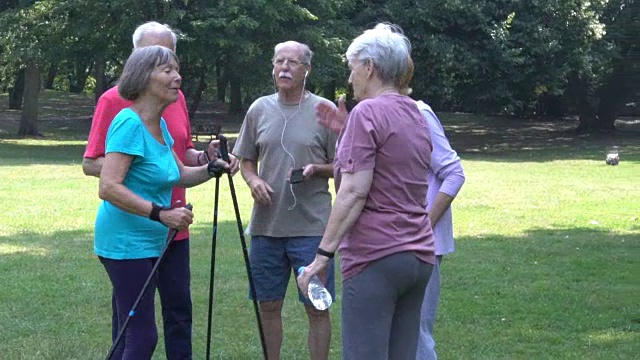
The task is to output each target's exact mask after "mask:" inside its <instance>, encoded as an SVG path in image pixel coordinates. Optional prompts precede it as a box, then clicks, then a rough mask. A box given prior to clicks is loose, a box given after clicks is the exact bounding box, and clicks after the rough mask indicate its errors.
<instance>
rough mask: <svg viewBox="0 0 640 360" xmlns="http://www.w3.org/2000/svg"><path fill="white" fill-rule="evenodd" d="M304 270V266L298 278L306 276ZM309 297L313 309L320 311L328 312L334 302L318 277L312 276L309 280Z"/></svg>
mask: <svg viewBox="0 0 640 360" xmlns="http://www.w3.org/2000/svg"><path fill="white" fill-rule="evenodd" d="M304 269H305V267H304V266H300V268H298V277H300V276H301V275H302V274H304ZM307 297H308V298H309V300H311V303H312V304H313V307H315V308H316V309H318V310H327V309H328V308H329V306H331V303H332V302H333V300H332V299H331V294H329V291H328V290H327V289H326V288H325V287H324V284H323V283H322V281H320V279H319V278H318V275H312V276H311V278H309V285H308V290H307Z"/></svg>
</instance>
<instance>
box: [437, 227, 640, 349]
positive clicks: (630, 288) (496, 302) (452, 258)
mask: <svg viewBox="0 0 640 360" xmlns="http://www.w3.org/2000/svg"><path fill="white" fill-rule="evenodd" d="M630 221H633V220H630ZM631 227H632V225H631V224H629V226H628V227H626V228H627V229H631ZM457 245H458V246H457V250H456V252H455V253H454V254H452V255H449V256H448V257H447V258H446V259H445V260H444V261H443V263H442V267H441V268H442V273H443V275H442V276H443V292H442V298H441V299H442V301H441V307H440V308H439V309H440V310H441V313H440V314H439V317H440V320H439V321H440V322H439V323H438V326H439V331H441V332H439V333H438V336H439V339H442V342H441V345H440V346H441V347H440V348H441V349H445V350H444V351H443V352H444V353H445V354H447V355H448V356H446V357H447V358H468V356H464V355H468V354H469V353H473V354H478V355H482V356H481V357H480V358H483V359H484V358H487V359H494V358H495V359H498V358H500V359H507V358H509V359H513V358H545V355H543V354H541V353H539V349H540V348H541V347H544V348H545V353H546V354H555V358H571V359H574V358H576V359H577V358H580V356H579V355H580V354H582V355H584V356H587V357H589V356H590V355H593V354H594V353H599V354H600V356H597V357H596V358H602V359H605V358H633V356H635V355H633V354H634V353H635V350H634V348H635V347H636V345H635V344H637V343H638V341H639V340H640V313H638V310H637V297H638V294H639V293H640V283H638V281H637V269H638V268H639V266H640V233H638V232H633V231H632V232H630V233H619V232H613V231H611V230H610V229H600V228H598V227H595V226H594V227H577V228H562V227H554V226H549V227H548V228H533V229H530V230H528V231H526V232H525V233H524V234H523V235H522V236H505V235H503V234H484V235H477V236H464V237H459V238H458V239H457ZM465 333H469V334H475V335H473V336H469V337H466V336H463V337H460V334H465ZM603 334H606V335H607V336H602V335H603ZM514 344H520V345H518V346H514ZM446 349H466V352H462V353H460V352H457V351H456V350H451V351H448V350H446ZM603 354H608V355H603ZM614 355H615V356H614ZM625 356H629V357H625ZM589 358H592V357H589Z"/></svg>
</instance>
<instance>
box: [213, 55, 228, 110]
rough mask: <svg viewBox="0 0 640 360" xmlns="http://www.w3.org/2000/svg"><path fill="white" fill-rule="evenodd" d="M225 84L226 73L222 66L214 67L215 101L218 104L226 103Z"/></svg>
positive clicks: (226, 82) (226, 80)
mask: <svg viewBox="0 0 640 360" xmlns="http://www.w3.org/2000/svg"><path fill="white" fill-rule="evenodd" d="M227 84H229V78H228V77H227V72H226V71H225V70H224V68H223V66H222V65H220V64H218V65H217V66H216V90H217V94H216V99H217V100H218V101H219V102H222V103H223V102H226V101H227Z"/></svg>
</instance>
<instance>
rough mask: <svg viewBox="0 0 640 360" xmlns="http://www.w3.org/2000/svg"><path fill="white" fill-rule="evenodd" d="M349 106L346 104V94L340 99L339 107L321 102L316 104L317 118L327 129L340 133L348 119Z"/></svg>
mask: <svg viewBox="0 0 640 360" xmlns="http://www.w3.org/2000/svg"><path fill="white" fill-rule="evenodd" d="M348 115H349V113H348V112H347V107H346V106H345V104H344V95H342V96H340V98H339V99H338V108H337V109H336V108H335V107H333V106H331V105H329V104H327V103H324V102H321V103H319V104H318V105H316V120H317V121H318V122H319V123H320V124H322V126H324V127H326V128H327V129H329V130H331V131H334V132H336V133H339V132H340V131H342V128H343V127H344V124H345V122H346V121H347V116H348Z"/></svg>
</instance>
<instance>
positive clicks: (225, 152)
mask: <svg viewBox="0 0 640 360" xmlns="http://www.w3.org/2000/svg"><path fill="white" fill-rule="evenodd" d="M218 140H219V141H220V157H221V158H222V160H224V161H226V162H227V163H229V144H228V141H227V138H226V137H225V136H224V135H222V134H218Z"/></svg>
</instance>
